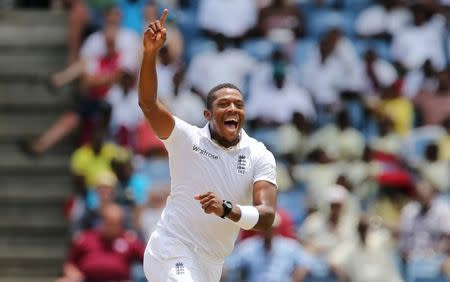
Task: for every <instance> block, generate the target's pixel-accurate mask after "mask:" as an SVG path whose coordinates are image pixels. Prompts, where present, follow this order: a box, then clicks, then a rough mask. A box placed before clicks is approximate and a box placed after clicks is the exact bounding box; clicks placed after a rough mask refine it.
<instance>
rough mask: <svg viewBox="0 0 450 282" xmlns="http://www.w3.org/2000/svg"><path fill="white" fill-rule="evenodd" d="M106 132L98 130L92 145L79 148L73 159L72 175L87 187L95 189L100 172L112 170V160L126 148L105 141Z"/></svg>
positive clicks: (71, 163)
mask: <svg viewBox="0 0 450 282" xmlns="http://www.w3.org/2000/svg"><path fill="white" fill-rule="evenodd" d="M104 136H105V130H97V131H96V132H95V135H94V137H93V141H92V144H86V145H83V146H82V147H80V148H78V149H77V150H76V151H75V152H74V153H73V154H72V157H71V161H70V167H71V171H72V173H73V174H74V175H75V177H77V178H78V179H79V180H80V181H81V182H82V183H83V184H84V186H85V187H93V186H94V185H95V181H96V179H97V176H98V174H99V173H100V172H102V171H105V170H109V171H112V169H111V160H112V159H113V158H114V157H115V156H116V155H117V154H118V153H119V152H120V151H121V150H125V149H124V148H122V147H120V146H118V145H116V144H113V143H109V142H105V140H104Z"/></svg>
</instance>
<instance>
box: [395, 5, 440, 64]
mask: <svg viewBox="0 0 450 282" xmlns="http://www.w3.org/2000/svg"><path fill="white" fill-rule="evenodd" d="M411 12H412V14H413V17H414V25H412V26H409V27H406V28H404V29H403V30H402V32H399V33H397V34H396V35H395V36H394V39H393V41H392V46H391V53H392V57H393V59H394V60H396V61H398V62H399V63H400V64H401V65H402V66H403V67H404V68H405V69H406V70H415V69H418V68H420V67H422V65H423V64H424V63H425V61H426V60H428V59H429V60H431V63H432V65H433V67H434V68H435V69H436V70H442V69H443V68H444V66H445V62H446V60H445V52H444V48H443V46H444V45H443V34H444V27H445V19H444V18H443V17H442V16H441V15H438V14H436V15H433V16H432V11H431V10H430V7H429V6H426V5H424V4H415V5H413V6H412V7H411Z"/></svg>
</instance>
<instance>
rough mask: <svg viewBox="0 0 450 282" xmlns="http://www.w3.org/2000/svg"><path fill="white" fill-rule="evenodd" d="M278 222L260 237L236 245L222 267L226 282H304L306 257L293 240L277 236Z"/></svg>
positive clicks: (306, 267)
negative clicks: (242, 281)
mask: <svg viewBox="0 0 450 282" xmlns="http://www.w3.org/2000/svg"><path fill="white" fill-rule="evenodd" d="M279 221H280V219H279V218H276V219H275V221H274V226H273V227H272V228H271V229H269V230H267V231H264V232H263V233H262V234H261V236H254V237H251V238H249V239H246V240H244V241H241V242H240V243H238V245H237V246H236V248H235V250H234V252H233V254H232V255H231V257H230V258H229V259H228V262H227V263H226V265H225V271H224V273H225V274H226V277H227V279H226V281H239V280H240V279H242V280H244V281H249V282H256V281H273V282H276V281H279V282H282V281H304V279H305V277H306V276H307V274H308V269H309V267H310V263H311V262H310V261H311V259H310V256H309V255H308V254H307V253H306V252H305V250H304V249H303V247H302V246H301V245H300V244H299V243H298V242H297V241H296V240H294V239H290V238H286V237H282V236H280V235H279V234H278V231H277V225H278V224H280V223H279ZM239 274H240V275H239ZM239 276H240V277H239ZM239 278H240V279H239Z"/></svg>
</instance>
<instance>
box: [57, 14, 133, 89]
mask: <svg viewBox="0 0 450 282" xmlns="http://www.w3.org/2000/svg"><path fill="white" fill-rule="evenodd" d="M104 14H105V22H104V24H103V27H102V29H101V30H99V31H96V32H94V33H92V34H90V35H89V36H88V37H87V38H86V40H85V41H84V42H83V45H82V46H81V50H80V58H79V59H77V60H76V61H75V62H73V63H72V64H69V66H68V67H67V68H66V69H64V70H62V71H60V72H57V73H55V74H53V75H52V76H51V79H50V86H51V87H53V88H59V87H62V86H64V85H66V84H68V83H69V82H71V81H73V80H75V79H77V78H78V77H80V76H81V75H82V74H83V72H84V71H85V70H86V67H87V66H86V65H88V64H89V63H90V62H91V61H96V60H98V59H99V58H101V57H103V56H105V55H106V53H107V49H108V44H107V42H108V40H113V41H114V42H115V44H114V45H115V50H116V52H117V53H119V54H120V56H121V57H122V58H121V59H120V60H121V61H122V62H121V64H122V65H125V66H126V67H127V68H128V69H130V70H133V71H137V68H138V66H139V55H138V54H139V50H140V48H141V40H140V38H139V36H138V35H137V34H136V33H135V32H134V31H132V30H129V29H126V28H121V27H120V24H121V21H122V13H121V11H120V10H119V8H118V7H115V6H112V7H109V8H108V9H106V10H105V12H104ZM108 36H114V39H107V37H108Z"/></svg>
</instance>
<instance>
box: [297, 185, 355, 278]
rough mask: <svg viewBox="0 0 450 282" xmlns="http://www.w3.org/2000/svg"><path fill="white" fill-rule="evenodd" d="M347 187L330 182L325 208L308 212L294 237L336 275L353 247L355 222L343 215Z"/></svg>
mask: <svg viewBox="0 0 450 282" xmlns="http://www.w3.org/2000/svg"><path fill="white" fill-rule="evenodd" d="M347 196H348V191H347V190H346V189H345V188H344V187H342V186H334V187H332V188H331V189H329V191H328V193H327V199H326V200H327V202H328V204H329V211H328V212H324V211H321V210H319V211H316V212H314V213H312V214H310V215H309V216H308V217H307V218H306V219H305V221H304V222H303V224H302V225H301V226H300V229H299V232H298V238H299V240H300V242H302V244H303V245H304V246H305V249H306V250H307V251H308V252H310V253H311V254H313V255H314V256H316V257H317V258H318V259H321V260H324V262H325V263H327V264H328V265H329V266H330V267H331V270H332V271H333V272H334V274H335V275H337V276H338V277H342V269H341V268H342V267H343V266H344V265H345V263H346V262H347V261H348V259H349V256H350V254H351V251H352V250H353V248H354V244H355V239H356V234H355V228H356V222H355V221H354V220H348V219H349V218H346V217H345V203H346V201H347Z"/></svg>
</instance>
